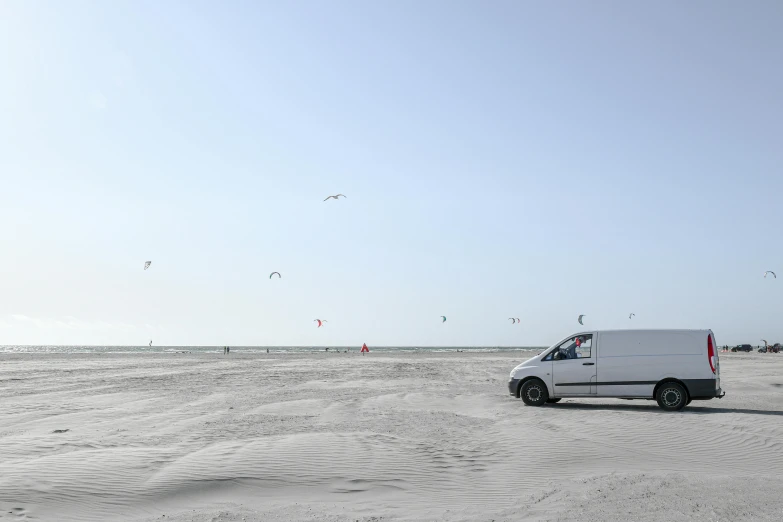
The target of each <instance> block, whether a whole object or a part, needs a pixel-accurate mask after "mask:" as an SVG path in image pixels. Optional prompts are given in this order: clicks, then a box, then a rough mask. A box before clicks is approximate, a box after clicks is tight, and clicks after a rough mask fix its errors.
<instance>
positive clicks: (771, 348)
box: [759, 343, 783, 353]
mask: <svg viewBox="0 0 783 522" xmlns="http://www.w3.org/2000/svg"><path fill="white" fill-rule="evenodd" d="M782 349H783V347H781V346H780V343H775V344H770V345H767V346H765V347H763V348H759V353H780V352H781V350H782Z"/></svg>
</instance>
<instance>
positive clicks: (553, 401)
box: [546, 398, 560, 404]
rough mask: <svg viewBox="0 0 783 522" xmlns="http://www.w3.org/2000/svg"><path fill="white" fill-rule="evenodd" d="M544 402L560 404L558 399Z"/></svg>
mask: <svg viewBox="0 0 783 522" xmlns="http://www.w3.org/2000/svg"><path fill="white" fill-rule="evenodd" d="M546 402H547V403H548V404H557V403H558V402H560V398H557V399H547V400H546Z"/></svg>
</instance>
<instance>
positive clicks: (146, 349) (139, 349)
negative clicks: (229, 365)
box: [0, 345, 545, 354]
mask: <svg viewBox="0 0 783 522" xmlns="http://www.w3.org/2000/svg"><path fill="white" fill-rule="evenodd" d="M230 348H231V353H266V352H267V350H269V353H308V352H325V351H327V348H328V349H329V350H328V351H340V352H342V351H345V350H349V351H352V352H358V351H359V350H360V349H361V347H359V346H230ZM544 349H545V347H536V346H526V347H525V346H523V347H507V346H370V351H371V352H395V353H397V352H416V353H428V352H481V353H487V352H540V351H541V350H544ZM183 352H184V353H223V347H222V346H154V345H153V346H14V345H8V346H0V353H30V354H35V353H56V354H62V353H98V354H100V353H125V354H134V353H138V354H150V353H161V354H165V353H183Z"/></svg>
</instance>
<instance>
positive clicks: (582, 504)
mask: <svg viewBox="0 0 783 522" xmlns="http://www.w3.org/2000/svg"><path fill="white" fill-rule="evenodd" d="M1 357H2V359H1V360H2V365H0V520H80V521H89V520H130V521H152V520H175V521H185V520H193V521H202V520H203V521H207V520H209V521H212V520H214V521H219V520H225V521H233V520H237V521H239V520H247V521H252V520H259V521H260V520H280V521H283V520H322V521H346V520H362V521H370V520H384V521H389V520H453V521H458V520H466V521H467V520H484V521H487V520H496V521H500V520H617V521H621V520H622V521H625V520H651V521H652V520H661V519H669V520H705V521H706V520H711V521H713V520H781V519H783V495H781V493H782V492H783V488H782V487H781V485H780V473H781V470H783V355H774V354H769V355H767V354H747V355H745V354H729V355H725V354H724V355H723V356H722V359H721V367H722V368H721V369H722V383H723V387H724V389H725V390H726V391H727V395H726V397H725V398H723V399H722V400H713V401H705V402H694V403H692V404H691V405H690V406H689V407H688V408H686V409H685V410H684V411H683V412H680V413H676V414H672V413H665V412H662V411H661V410H659V409H658V407H657V405H655V403H654V402H648V401H632V402H631V401H621V400H609V399H604V400H594V401H588V400H576V399H574V400H564V401H562V402H561V403H560V404H557V405H553V406H548V407H544V408H530V407H525V406H524V405H523V404H522V402H521V401H519V400H515V399H513V398H511V397H510V396H508V394H507V391H506V381H507V379H508V372H509V371H510V369H511V368H512V367H513V366H514V365H515V364H516V363H517V362H519V360H520V359H521V358H524V356H520V354H506V353H501V354H497V353H493V354H480V353H438V354H432V353H431V354H411V353H406V354H399V355H397V354H383V355H381V354H371V356H365V357H361V356H359V355H358V354H331V353H330V354H304V355H293V354H286V355H274V354H272V355H266V354H253V355H243V354H242V353H233V352H232V353H231V355H230V356H228V357H226V356H223V355H216V354H178V355H173V354H172V355H165V354H155V355H110V354H104V355H77V354H71V355H68V356H57V355H3V356H1ZM56 430H68V431H65V432H62V433H55V431H56ZM164 515H165V517H164Z"/></svg>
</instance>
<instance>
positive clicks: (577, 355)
mask: <svg viewBox="0 0 783 522" xmlns="http://www.w3.org/2000/svg"><path fill="white" fill-rule="evenodd" d="M592 354H593V336H592V335H590V334H582V335H575V336H573V337H571V338H570V339H567V340H566V341H563V342H562V343H560V345H559V346H558V347H557V348H555V350H554V351H552V353H551V354H550V355H548V356H547V357H546V359H545V360H555V361H561V360H565V359H589V358H590V357H592ZM550 357H551V359H550Z"/></svg>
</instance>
